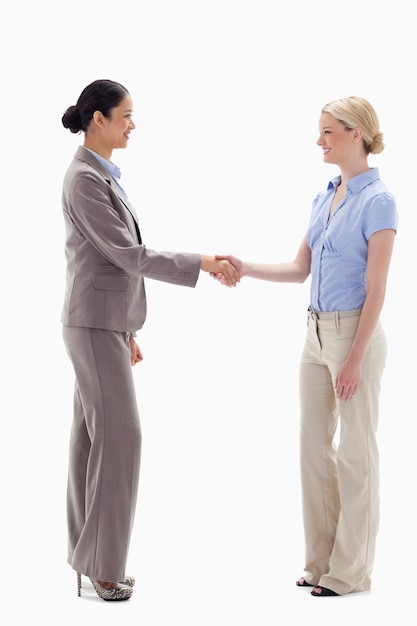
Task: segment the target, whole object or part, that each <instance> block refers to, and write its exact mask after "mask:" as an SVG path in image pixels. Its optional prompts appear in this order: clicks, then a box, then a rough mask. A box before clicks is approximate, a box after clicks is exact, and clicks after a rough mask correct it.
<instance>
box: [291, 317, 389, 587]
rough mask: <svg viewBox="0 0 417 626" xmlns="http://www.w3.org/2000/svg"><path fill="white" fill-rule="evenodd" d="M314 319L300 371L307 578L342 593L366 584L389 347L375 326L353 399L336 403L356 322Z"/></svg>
mask: <svg viewBox="0 0 417 626" xmlns="http://www.w3.org/2000/svg"><path fill="white" fill-rule="evenodd" d="M314 315H315V314H313V316H312V315H311V314H310V315H309V319H308V323H307V336H306V341H305V346H304V350H303V354H302V358H301V368H300V399H301V430H300V448H301V450H300V452H301V482H302V498H303V500H302V502H303V518H304V531H305V558H306V562H305V572H306V573H305V579H306V580H307V582H309V583H312V584H315V585H321V586H323V587H328V588H330V589H332V590H333V591H335V592H336V593H339V594H341V595H343V594H346V593H350V592H353V591H366V590H368V589H370V587H371V572H372V567H373V563H374V555H375V542H376V535H377V531H378V524H379V460H378V447H377V440H376V431H377V426H378V404H379V393H380V381H381V377H382V373H383V370H384V366H385V360H386V352H387V346H386V338H385V333H384V331H383V329H382V327H381V324H380V323H378V325H377V327H376V329H375V331H374V333H373V336H372V338H371V341H370V344H369V346H368V349H367V352H366V356H365V359H364V363H363V366H362V378H361V381H360V384H359V386H358V389H357V391H356V393H355V396H354V397H353V398H352V399H351V400H348V401H347V402H342V401H339V400H338V399H336V397H335V390H334V385H335V380H336V375H337V372H338V369H339V367H340V365H341V364H342V363H343V361H344V360H345V358H346V355H347V353H348V352H349V349H350V347H351V345H352V340H353V338H354V336H355V333H356V329H357V325H358V322H359V319H360V318H359V315H358V313H357V312H354V311H341V312H340V314H339V313H334V314H331V313H330V314H325V315H324V317H323V318H320V319H314ZM338 427H339V430H337V429H338Z"/></svg>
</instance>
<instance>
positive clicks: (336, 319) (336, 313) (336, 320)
mask: <svg viewBox="0 0 417 626" xmlns="http://www.w3.org/2000/svg"><path fill="white" fill-rule="evenodd" d="M333 319H334V324H335V326H336V333H337V334H338V335H339V334H340V316H339V311H334V312H333Z"/></svg>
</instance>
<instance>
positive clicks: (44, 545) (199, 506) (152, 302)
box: [0, 0, 417, 626]
mask: <svg viewBox="0 0 417 626" xmlns="http://www.w3.org/2000/svg"><path fill="white" fill-rule="evenodd" d="M413 13H414V10H413V12H412V3H409V2H408V1H406V0H397V1H396V2H392V0H390V1H389V2H388V1H387V0H378V1H376V0H375V1H374V0H361V1H358V0H351V2H349V3H346V2H340V1H339V0H332V1H330V0H328V1H326V0H316V1H314V2H312V1H310V0H292V1H291V2H287V3H284V2H278V1H273V0H210V1H207V2H205V1H200V0H177V1H175V0H147V1H141V0H138V1H136V2H133V1H131V0H127V1H126V2H122V3H116V2H109V1H108V0H102V1H101V2H96V1H95V0H91V1H88V0H84V2H80V1H79V0H72V2H67V3H62V2H59V1H57V2H52V1H49V2H48V1H47V0H40V1H39V2H29V1H28V0H23V1H22V2H20V3H13V5H11V4H10V5H9V6H8V7H7V8H4V9H3V10H2V22H1V23H2V37H1V43H0V47H1V49H0V52H1V59H2V95H1V99H0V106H1V115H2V120H3V124H2V131H1V139H2V168H1V169H2V198H1V224H2V226H1V233H2V237H1V239H2V245H1V247H0V248H1V255H2V260H1V265H0V267H1V284H2V307H1V316H2V317H1V329H2V377H1V388H2V393H1V403H2V409H1V420H2V437H1V459H0V460H1V476H2V479H3V490H2V492H3V493H2V496H3V497H2V501H3V502H2V514H1V527H2V540H3V542H2V544H3V545H2V550H1V554H2V557H1V564H2V581H1V585H2V586H3V588H2V590H1V596H2V599H3V602H2V609H0V612H1V613H3V612H4V614H5V615H8V617H7V621H6V622H5V623H7V624H14V623H16V624H17V623H18V624H20V623H23V620H24V619H27V617H25V616H26V615H27V612H29V615H30V616H31V617H32V616H33V617H36V618H38V619H39V620H41V621H42V622H43V623H44V624H47V625H48V626H49V625H55V624H59V623H63V622H64V621H65V620H67V621H68V623H70V622H73V621H74V620H75V622H76V623H77V624H81V625H84V624H90V623H92V622H91V620H94V623H97V624H103V625H105V624H113V623H115V620H117V621H118V622H119V623H124V624H128V625H130V624H141V625H142V626H162V625H166V626H177V625H178V626H206V625H210V626H211V625H213V626H214V625H216V626H238V625H239V626H240V625H241V624H245V625H246V624H247V625H250V626H273V625H275V624H286V625H289V626H292V625H296V626H298V625H299V624H302V623H304V622H305V623H307V622H308V623H309V624H320V625H322V624H330V623H338V624H341V625H344V624H351V623H352V622H353V623H356V624H359V625H361V624H366V623H368V621H369V619H372V620H373V622H374V623H377V622H378V621H379V620H380V619H382V618H384V619H385V620H387V621H392V620H395V621H396V622H398V623H401V624H402V623H411V622H412V621H413V619H414V614H415V611H414V604H413V594H414V587H413V581H414V578H415V571H414V563H415V560H416V539H415V526H416V518H415V511H414V507H415V492H416V490H415V464H414V456H415V446H414V441H415V426H414V422H415V408H414V409H413V406H414V407H415V402H414V396H413V388H414V387H415V381H414V376H413V377H412V373H413V371H415V364H414V358H413V357H414V354H415V347H416V346H415V332H414V331H415V327H414V317H413V313H414V309H413V303H414V302H415V295H414V285H415V273H414V266H415V263H414V257H412V259H413V260H412V261H411V262H410V260H409V259H410V256H411V254H410V250H411V251H412V250H413V247H414V245H415V243H414V239H415V237H414V233H415V231H414V230H413V226H414V224H415V218H414V207H415V193H414V176H415V167H414V161H415V155H414V148H415V145H414V143H415V142H414V138H415V59H416V52H417V50H416V48H417V45H416V40H415V28H414V17H413ZM97 78H111V79H113V80H117V81H119V82H122V83H123V84H125V86H126V87H127V88H128V89H129V91H130V93H131V95H132V97H133V101H134V109H135V115H134V119H135V122H136V125H137V128H136V130H135V131H134V133H132V135H131V140H130V143H129V147H128V149H127V150H125V151H120V152H115V153H114V154H113V161H114V162H115V163H117V164H118V165H119V166H120V167H121V170H122V184H123V186H124V188H125V189H126V190H127V192H128V195H129V197H130V198H131V200H132V201H133V203H134V205H135V207H136V210H137V212H138V213H139V216H140V221H141V230H142V234H143V237H144V241H145V242H146V244H147V245H148V247H152V248H155V249H159V250H176V251H189V252H202V253H207V254H214V253H228V252H231V253H234V254H236V255H239V256H241V257H242V258H244V259H246V260H254V261H265V262H267V261H286V260H290V259H292V258H293V257H294V255H295V253H296V250H297V248H298V245H299V242H300V241H301V238H302V236H303V234H304V231H305V228H306V225H307V221H308V216H309V212H310V206H311V201H312V198H313V197H314V195H315V194H316V193H317V191H319V190H320V189H322V188H323V187H325V186H326V185H327V182H328V180H329V179H330V178H331V177H333V176H334V175H335V174H336V173H337V170H336V169H332V167H333V166H327V165H323V163H322V156H321V151H320V149H319V148H318V147H317V146H316V144H315V142H316V139H317V136H318V118H319V113H320V108H321V106H322V105H323V104H325V103H326V102H328V101H329V100H331V99H334V98H338V97H342V96H349V95H360V96H363V97H366V98H367V99H368V100H370V102H371V103H372V104H373V105H374V107H375V108H376V110H377V112H378V115H379V118H380V124H381V129H382V130H383V132H384V135H385V142H386V146H387V147H386V150H385V152H384V153H382V154H381V155H377V156H376V157H372V158H371V159H370V164H371V165H375V166H377V167H379V168H380V171H381V175H382V178H383V179H384V181H385V182H386V184H387V185H388V186H389V188H390V189H391V190H392V191H393V193H394V195H395V196H396V198H397V202H398V210H399V213H400V227H399V233H398V238H397V241H396V247H395V251H394V258H393V261H392V266H391V272H390V278H389V285H388V290H387V298H386V304H385V307H384V311H383V323H384V326H385V330H386V332H387V336H388V342H389V359H388V364H387V367H386V371H385V374H384V380H383V391H382V395H381V412H380V428H379V443H380V455H381V497H382V504H381V527H380V533H379V536H378V545H377V558H376V562H375V569H374V577H373V590H372V592H371V593H367V594H353V595H351V596H346V597H343V598H336V599H334V598H328V599H324V600H321V599H315V598H312V597H311V596H310V594H309V593H308V590H303V589H298V588H296V586H295V580H296V579H297V578H298V577H299V576H300V575H302V566H303V535H302V526H301V512H300V493H299V474H298V397H297V396H298V394H297V377H298V360H299V355H300V350H301V347H302V344H303V340H304V321H305V311H306V307H307V305H308V293H309V284H308V283H306V284H304V285H301V286H300V285H277V284H273V283H262V282H261V281H254V280H251V279H245V280H243V281H242V283H241V284H240V285H239V286H238V287H237V288H235V289H227V288H225V287H221V286H220V285H219V284H218V283H217V282H215V281H214V280H212V279H211V278H210V277H209V276H208V275H207V274H202V275H201V276H200V278H199V281H198V284H197V287H196V289H194V290H192V289H186V288H179V287H174V286H171V285H167V284H163V283H157V282H152V281H147V293H148V319H147V321H146V324H145V327H144V328H143V330H142V331H141V332H140V333H139V338H138V340H139V343H140V345H141V347H142V350H143V352H144V356H145V359H144V361H143V363H141V364H139V365H137V366H136V367H135V369H134V376H135V381H136V385H137V392H138V403H139V410H140V414H141V421H142V429H143V437H144V441H143V457H142V469H141V482H140V489H139V501H138V507H137V517H136V522H135V527H134V533H133V537H132V544H131V551H130V556H129V568H128V572H127V573H129V574H132V575H134V576H136V579H137V583H136V587H135V593H134V596H133V598H132V600H131V601H129V602H126V603H114V604H112V603H105V602H103V601H101V600H99V599H98V598H97V596H94V595H93V594H92V593H91V588H89V587H88V586H87V582H86V589H85V593H84V596H83V597H82V598H81V599H80V598H78V597H77V595H76V580H75V573H74V572H72V570H71V569H70V568H69V566H68V565H67V564H66V520H65V489H66V470H67V446H68V436H69V429H70V424H71V418H72V385H73V374H72V369H71V364H70V362H69V359H68V357H67V355H66V353H65V348H64V345H63V341H62V338H61V325H60V321H59V319H60V312H61V306H62V300H63V290H64V273H65V261H64V231H63V219H62V214H61V198H60V196H61V185H62V179H63V176H64V173H65V170H66V168H67V166H68V164H69V162H70V161H71V159H72V156H73V154H74V152H75V150H76V148H77V146H78V145H79V144H80V143H82V137H81V136H78V135H71V134H70V133H69V131H68V130H65V129H64V128H63V126H62V124H61V116H62V113H63V112H64V110H65V109H66V108H67V107H68V106H69V105H71V104H75V102H76V100H77V98H78V95H79V93H80V92H81V90H82V89H83V88H84V87H85V86H86V85H87V84H88V83H89V82H91V81H93V80H95V79H97ZM6 607H7V610H6ZM119 620H120V621H119ZM2 621H3V619H2ZM65 623H66V621H65Z"/></svg>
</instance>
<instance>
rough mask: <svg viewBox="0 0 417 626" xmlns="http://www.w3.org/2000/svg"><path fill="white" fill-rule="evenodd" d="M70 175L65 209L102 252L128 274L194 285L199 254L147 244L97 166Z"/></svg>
mask: <svg viewBox="0 0 417 626" xmlns="http://www.w3.org/2000/svg"><path fill="white" fill-rule="evenodd" d="M71 178H72V180H71V184H68V185H65V184H64V201H63V206H64V211H66V212H67V214H68V218H69V219H70V220H71V221H72V222H73V224H74V225H75V227H76V228H77V229H78V230H79V232H80V233H81V234H82V235H83V237H84V238H85V239H86V240H87V241H88V242H89V243H90V244H91V245H92V246H93V247H94V248H95V249H96V251H97V252H98V253H99V254H100V255H102V256H103V257H104V258H105V259H107V260H108V261H109V262H110V263H112V264H113V265H115V266H117V267H119V268H122V269H123V270H125V271H126V272H127V273H129V274H140V275H141V276H143V277H146V278H151V279H154V280H160V281H164V282H169V283H174V284H183V285H186V286H191V287H193V286H195V284H196V283H197V279H198V276H199V273H200V266H201V257H200V255H199V254H196V253H187V252H158V251H156V250H152V249H148V248H146V246H145V245H143V244H140V243H138V240H137V236H136V233H135V231H134V229H133V228H129V223H128V218H127V213H126V212H127V209H126V207H125V206H124V205H123V203H122V202H121V200H120V198H118V197H117V196H116V194H115V193H114V192H113V190H112V189H111V187H110V185H109V183H108V182H107V181H106V180H105V179H104V178H103V177H102V176H101V175H100V174H99V173H98V172H97V171H96V170H94V169H93V168H91V167H88V166H83V167H82V168H81V169H80V171H78V172H77V173H76V174H75V175H73V176H72V177H71Z"/></svg>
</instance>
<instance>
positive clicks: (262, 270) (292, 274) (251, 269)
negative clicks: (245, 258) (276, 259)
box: [242, 262, 309, 283]
mask: <svg viewBox="0 0 417 626" xmlns="http://www.w3.org/2000/svg"><path fill="white" fill-rule="evenodd" d="M242 275H243V276H248V277H250V278H257V279H258V280H267V281H271V282H277V283H303V282H304V281H305V280H306V278H307V277H308V275H309V271H306V269H304V268H303V267H302V266H300V265H298V264H297V263H295V262H292V263H248V262H243V263H242Z"/></svg>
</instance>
